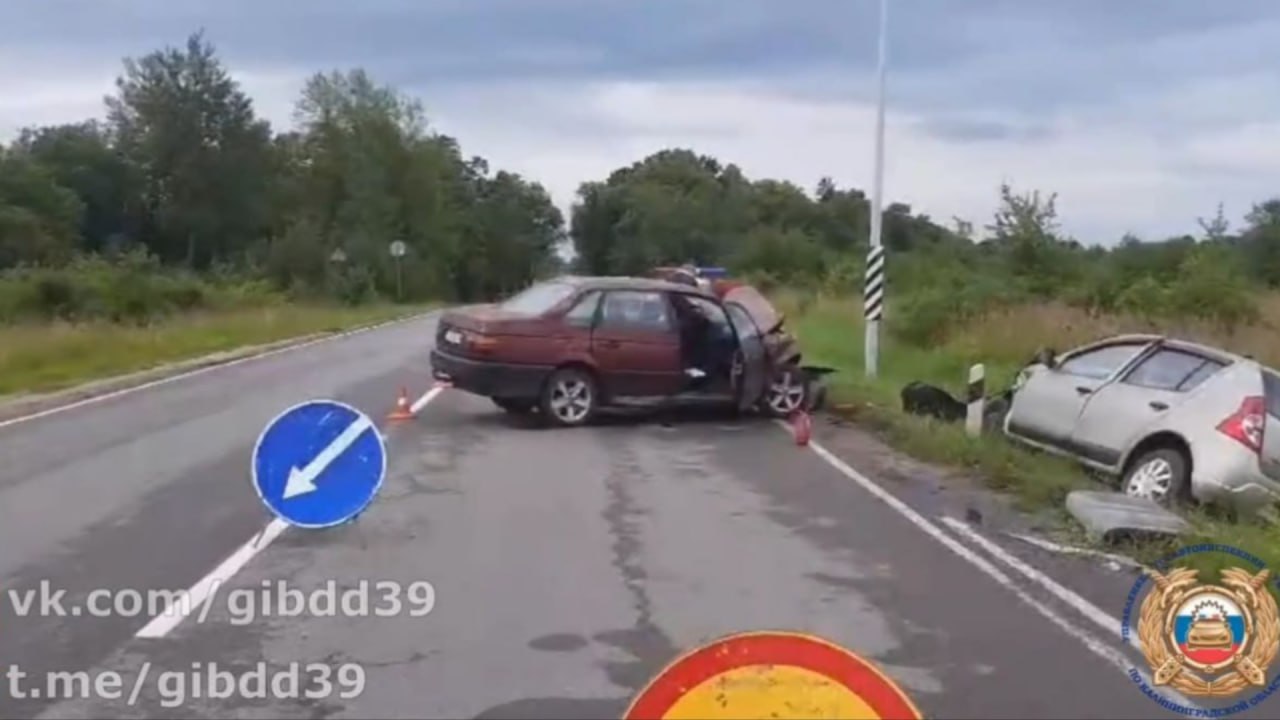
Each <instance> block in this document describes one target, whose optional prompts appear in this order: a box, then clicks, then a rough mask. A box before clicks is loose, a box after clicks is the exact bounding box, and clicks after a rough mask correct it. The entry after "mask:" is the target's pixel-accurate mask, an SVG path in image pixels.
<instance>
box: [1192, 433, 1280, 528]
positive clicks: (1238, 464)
mask: <svg viewBox="0 0 1280 720" xmlns="http://www.w3.org/2000/svg"><path fill="white" fill-rule="evenodd" d="M1192 455H1193V465H1192V471H1191V490H1192V493H1193V494H1194V495H1195V496H1196V499H1197V500H1199V501H1200V502H1217V503H1222V504H1224V505H1231V506H1234V507H1235V508H1237V509H1238V510H1241V511H1245V512H1250V511H1256V510H1259V509H1261V508H1263V507H1265V506H1267V505H1270V504H1272V503H1275V502H1278V501H1280V483H1277V482H1276V481H1274V480H1272V479H1270V478H1268V477H1267V476H1266V475H1264V474H1263V472H1262V470H1261V468H1259V467H1258V456H1257V455H1254V454H1253V453H1251V452H1249V451H1248V450H1246V449H1245V448H1243V447H1241V446H1239V445H1238V444H1236V442H1235V441H1234V440H1230V439H1228V438H1225V437H1223V438H1217V437H1214V438H1212V439H1211V440H1202V441H1201V442H1198V443H1196V445H1195V446H1194V447H1193V448H1192Z"/></svg>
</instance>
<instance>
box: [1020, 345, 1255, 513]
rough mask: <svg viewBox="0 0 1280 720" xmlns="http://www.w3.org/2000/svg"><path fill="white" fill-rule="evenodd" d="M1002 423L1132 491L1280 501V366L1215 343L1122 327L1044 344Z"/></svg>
mask: <svg viewBox="0 0 1280 720" xmlns="http://www.w3.org/2000/svg"><path fill="white" fill-rule="evenodd" d="M1003 428H1004V432H1005V434H1006V435H1007V436H1008V437H1010V438H1013V439H1014V440H1017V441H1019V442H1022V443H1025V444H1027V445H1031V446H1034V447H1036V448H1039V449H1042V450H1047V451H1050V452H1053V453H1057V454H1062V455H1066V456H1069V457H1071V458H1074V459H1075V460H1078V461H1079V462H1081V463H1083V464H1084V465H1086V466H1087V467H1090V468H1092V469H1094V470H1096V471H1099V472H1100V473H1103V474H1105V475H1108V476H1111V477H1114V478H1117V479H1118V480H1119V483H1120V486H1121V488H1122V489H1123V491H1124V492H1125V493H1126V494H1128V495H1130V496H1133V497H1140V498H1147V499H1151V500H1154V501H1156V502H1159V503H1161V504H1164V505H1174V504H1177V503H1180V502H1183V501H1187V500H1193V499H1194V500H1197V501H1199V502H1202V503H1219V504H1223V505H1228V506H1232V507H1234V508H1236V509H1238V510H1242V511H1248V512H1251V511H1256V510H1258V509H1260V508H1262V507H1265V506H1269V505H1271V504H1273V503H1275V502H1276V501H1277V500H1280V373H1277V372H1276V371H1275V370H1273V369H1271V368H1268V367H1265V366H1263V365H1260V364H1259V363H1257V362H1256V361H1254V360H1252V359H1249V358H1246V357H1243V356H1240V355H1236V354H1234V353H1230V352H1228V351H1225V350H1222V349H1219V348H1213V347H1207V346H1204V345H1198V344H1195V343H1191V342H1186V341H1182V340H1175V339H1171V338H1167V337H1163V336H1159V335H1120V336H1115V337H1110V338H1107V339H1105V340H1101V341H1098V342H1095V343H1092V344H1089V345H1086V346H1083V347H1079V348H1076V349H1074V350H1071V351H1069V352H1066V353H1062V354H1057V355H1055V354H1054V353H1052V352H1049V353H1046V354H1044V355H1042V356H1041V357H1040V358H1038V360H1037V361H1036V362H1033V363H1032V364H1031V365H1029V366H1028V367H1027V368H1025V369H1024V370H1023V371H1022V372H1021V373H1020V374H1019V377H1018V380H1017V381H1016V382H1015V384H1014V387H1013V389H1012V398H1011V401H1010V405H1009V411H1008V413H1007V415H1006V416H1005V418H1004V423H1003Z"/></svg>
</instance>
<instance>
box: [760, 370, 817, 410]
mask: <svg viewBox="0 0 1280 720" xmlns="http://www.w3.org/2000/svg"><path fill="white" fill-rule="evenodd" d="M808 399H809V381H808V378H806V377H805V374H804V371H803V370H801V369H800V368H798V367H796V366H794V365H788V366H786V367H784V368H781V369H779V370H778V371H777V372H776V373H775V374H774V376H773V378H771V379H770V381H769V388H768V390H766V391H765V394H764V399H763V400H762V401H761V403H760V404H761V407H762V408H763V410H764V411H765V412H766V413H768V414H769V415H770V416H772V417H776V418H788V417H791V416H792V415H794V414H795V413H796V411H798V410H802V409H804V407H805V403H806V402H807V401H808Z"/></svg>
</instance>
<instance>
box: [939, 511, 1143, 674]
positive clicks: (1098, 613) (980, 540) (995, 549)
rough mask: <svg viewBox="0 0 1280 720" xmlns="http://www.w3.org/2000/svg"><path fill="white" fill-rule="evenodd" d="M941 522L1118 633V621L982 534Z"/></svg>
mask: <svg viewBox="0 0 1280 720" xmlns="http://www.w3.org/2000/svg"><path fill="white" fill-rule="evenodd" d="M941 520H942V522H943V523H944V524H945V525H947V526H948V527H950V528H951V529H952V530H954V531H956V532H957V533H958V534H960V535H963V536H964V537H965V538H967V539H968V540H969V541H970V542H972V543H974V544H975V545H977V546H978V547H980V548H982V549H983V550H984V551H986V552H987V554H989V555H992V556H993V557H995V559H997V560H999V561H1000V562H1002V563H1004V564H1005V565H1008V566H1009V567H1011V568H1013V569H1014V570H1016V571H1018V572H1020V573H1022V574H1023V575H1024V576H1026V577H1027V579H1028V580H1030V581H1031V582H1033V583H1035V584H1037V585H1039V586H1041V587H1043V588H1044V589H1045V590H1048V591H1049V593H1050V594H1051V595H1053V596H1054V597H1056V598H1058V599H1059V600H1061V601H1062V602H1064V603H1066V604H1067V605H1069V606H1070V607H1071V609H1073V610H1075V611H1076V612H1078V613H1080V614H1081V615H1083V616H1085V617H1087V618H1089V619H1090V620H1092V621H1093V622H1094V624H1095V625H1097V626H1098V627H1100V628H1102V629H1103V630H1105V631H1107V632H1117V633H1118V632H1120V618H1117V617H1114V616H1112V615H1109V614H1108V613H1107V612H1105V611H1104V610H1103V609H1102V608H1100V607H1098V606H1097V605H1094V604H1093V603H1091V602H1089V601H1088V600H1086V599H1084V598H1083V597H1081V596H1080V594H1079V593H1077V592H1075V591H1073V590H1071V589H1070V588H1066V587H1063V586H1062V585H1061V584H1060V583H1059V582H1058V581H1056V580H1054V579H1053V578H1051V577H1049V576H1048V575H1045V574H1044V573H1042V572H1040V571H1039V570H1037V569H1035V568H1033V567H1031V566H1030V565H1028V564H1027V563H1025V562H1023V561H1022V559H1021V558H1019V557H1018V556H1016V555H1014V554H1013V553H1010V552H1009V551H1007V550H1005V549H1004V548H1002V547H1000V546H999V545H997V544H995V543H994V542H992V541H990V540H988V539H987V538H985V537H983V536H982V534H981V533H979V532H978V531H977V530H974V529H973V528H971V527H969V525H968V524H967V523H965V522H963V521H961V520H959V519H957V518H953V517H946V516H944V517H942V518H941ZM1129 637H1130V638H1131V641H1130V643H1129V644H1130V645H1133V646H1134V647H1135V648H1138V649H1141V646H1140V645H1139V644H1138V639H1137V638H1136V637H1134V636H1133V635H1130V636H1129Z"/></svg>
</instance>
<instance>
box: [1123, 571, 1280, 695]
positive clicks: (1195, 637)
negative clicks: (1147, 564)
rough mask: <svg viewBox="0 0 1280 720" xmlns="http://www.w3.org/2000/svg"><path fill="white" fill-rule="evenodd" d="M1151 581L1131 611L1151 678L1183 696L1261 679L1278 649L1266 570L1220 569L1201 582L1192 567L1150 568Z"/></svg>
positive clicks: (1260, 683) (1259, 685)
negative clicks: (1210, 580)
mask: <svg viewBox="0 0 1280 720" xmlns="http://www.w3.org/2000/svg"><path fill="white" fill-rule="evenodd" d="M1149 574H1150V576H1151V579H1152V580H1153V581H1154V587H1153V588H1152V589H1151V591H1150V592H1149V593H1148V594H1147V597H1146V599H1145V600H1144V601H1143V603H1142V609H1141V611H1140V612H1139V614H1138V622H1137V631H1138V637H1139V639H1141V640H1142V654H1143V655H1145V656H1146V659H1147V662H1148V663H1150V665H1151V672H1152V684H1154V685H1155V686H1157V687H1159V686H1162V685H1163V686H1168V687H1171V688H1173V689H1175V690H1178V691H1180V692H1181V693H1183V694H1184V695H1187V696H1199V697H1226V696H1230V695H1235V694H1237V693H1240V692H1242V691H1244V690H1247V689H1250V688H1253V689H1255V690H1262V689H1264V688H1266V687H1267V670H1268V668H1269V667H1270V666H1271V663H1272V661H1273V660H1275V657H1276V653H1277V651H1280V611H1278V610H1277V607H1276V601H1275V598H1273V597H1272V596H1271V592H1270V589H1269V588H1268V587H1267V585H1268V583H1267V579H1268V577H1269V576H1270V571H1269V570H1267V569H1265V568H1264V569H1262V570H1260V571H1258V572H1257V573H1250V572H1249V571H1248V570H1244V569H1242V568H1238V567H1237V568H1226V569H1224V570H1222V571H1221V575H1220V578H1219V579H1220V582H1219V583H1217V584H1204V583H1201V582H1200V581H1199V580H1198V575H1197V573H1196V571H1195V570H1193V569H1190V568H1175V569H1173V570H1171V571H1169V572H1168V574H1161V573H1160V572H1158V571H1154V570H1153V571H1150V572H1149Z"/></svg>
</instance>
